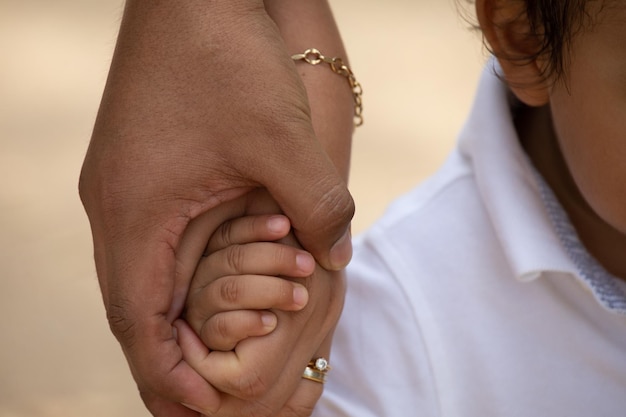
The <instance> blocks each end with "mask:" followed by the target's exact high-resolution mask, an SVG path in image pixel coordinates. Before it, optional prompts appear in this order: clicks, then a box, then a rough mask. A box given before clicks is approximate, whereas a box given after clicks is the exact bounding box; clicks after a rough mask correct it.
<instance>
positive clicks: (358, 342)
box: [313, 241, 439, 417]
mask: <svg viewBox="0 0 626 417" xmlns="http://www.w3.org/2000/svg"><path fill="white" fill-rule="evenodd" d="M377 249H378V247H377V245H374V244H372V242H370V243H368V242H367V241H365V242H363V241H360V242H357V243H355V256H354V257H353V261H352V263H351V264H350V266H349V267H348V292H347V296H346V303H345V307H344V311H343V314H342V317H341V319H340V321H339V325H338V327H337V330H336V332H335V337H334V339H333V349H332V353H331V364H332V367H333V369H332V370H331V371H330V372H329V375H328V382H327V384H326V386H325V389H324V395H323V396H322V399H321V400H320V402H319V403H318V406H317V408H316V411H315V412H314V414H313V416H314V417H340V416H342V417H347V416H352V417H374V416H376V417H395V416H409V415H411V416H437V415H439V411H438V406H437V404H438V400H437V397H436V392H435V384H434V383H433V381H432V379H433V378H432V374H431V369H430V363H429V360H428V350H427V348H426V345H425V343H424V341H423V340H422V336H421V333H420V329H419V325H418V320H417V317H416V314H415V309H414V308H413V307H414V306H412V304H411V300H410V297H409V295H408V294H407V293H406V291H405V290H404V288H403V285H402V281H401V280H399V279H398V278H400V277H398V274H402V275H404V277H402V278H403V279H407V278H408V279H418V277H415V278H413V277H412V276H411V274H415V272H414V271H413V272H411V271H408V270H407V271H403V267H402V265H398V263H397V262H395V261H394V260H393V258H396V259H399V257H396V256H394V255H391V256H384V255H383V254H381V253H379V251H378V250H377ZM390 265H392V266H391V267H390ZM406 269H408V268H406Z"/></svg>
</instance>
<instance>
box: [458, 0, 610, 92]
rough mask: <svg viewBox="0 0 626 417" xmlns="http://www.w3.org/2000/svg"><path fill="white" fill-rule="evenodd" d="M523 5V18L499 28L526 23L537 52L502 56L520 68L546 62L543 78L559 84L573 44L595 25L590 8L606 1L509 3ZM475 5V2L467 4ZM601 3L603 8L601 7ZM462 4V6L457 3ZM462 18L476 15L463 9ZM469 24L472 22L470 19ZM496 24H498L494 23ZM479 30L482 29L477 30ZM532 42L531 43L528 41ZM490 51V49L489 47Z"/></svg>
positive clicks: (520, 17)
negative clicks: (578, 35)
mask: <svg viewBox="0 0 626 417" xmlns="http://www.w3.org/2000/svg"><path fill="white" fill-rule="evenodd" d="M506 1H516V2H520V3H522V4H520V7H519V9H520V10H521V12H520V15H519V16H517V17H515V18H513V19H511V20H510V21H508V22H498V24H499V25H500V26H506V25H513V26H514V25H516V24H518V23H523V25H522V26H520V27H527V26H526V22H528V25H529V26H530V33H528V34H526V36H529V37H531V38H534V39H532V41H533V42H532V43H533V44H534V45H535V46H536V45H538V48H537V47H535V48H533V50H532V52H529V53H528V54H527V55H516V56H502V54H500V56H499V57H500V58H504V59H507V60H509V61H513V62H519V63H520V64H526V63H528V62H530V61H534V60H535V59H537V58H540V57H541V58H543V59H545V61H546V66H545V68H543V77H544V79H546V80H552V81H556V80H558V79H560V78H562V77H563V76H565V73H566V70H567V67H568V64H569V59H570V51H571V44H572V40H573V39H574V37H575V36H576V35H577V34H578V33H580V32H581V31H582V30H583V29H585V28H586V27H587V26H588V25H589V24H591V23H592V19H591V18H590V17H591V16H590V13H589V10H588V9H589V7H588V6H589V4H590V3H592V2H594V1H595V2H602V3H604V2H605V1H607V0H506ZM467 2H468V3H470V4H472V5H473V4H474V1H473V0H467ZM602 3H601V4H602ZM457 4H460V3H457ZM460 11H461V14H462V15H463V16H464V17H465V18H466V19H467V16H470V15H473V13H467V11H464V10H462V8H461V9H460ZM467 20H468V21H470V20H471V19H467ZM494 23H495V22H494ZM475 28H476V29H480V28H479V27H478V26H475ZM529 40H531V39H529ZM486 47H487V49H488V50H489V51H490V52H492V53H493V51H492V50H490V48H489V45H486Z"/></svg>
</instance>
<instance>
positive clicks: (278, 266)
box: [191, 242, 315, 292]
mask: <svg viewBox="0 0 626 417" xmlns="http://www.w3.org/2000/svg"><path fill="white" fill-rule="evenodd" d="M314 270H315V259H313V257H312V256H311V254H309V253H308V252H305V251H303V250H300V249H296V248H293V247H291V246H288V245H283V244H280V243H270V242H257V243H249V244H245V245H232V246H229V247H227V248H226V249H223V250H220V251H217V252H215V253H213V254H211V255H210V256H208V257H206V258H203V259H202V260H201V261H200V263H199V265H198V269H197V271H196V275H195V278H194V281H193V283H192V288H191V291H192V292H193V291H195V290H197V289H199V288H202V287H203V286H205V285H207V283H208V282H210V281H212V280H213V279H214V278H215V277H221V276H227V275H243V274H255V275H271V276H278V275H282V276H287V277H292V278H304V277H307V276H309V275H311V274H312V273H313V271H314Z"/></svg>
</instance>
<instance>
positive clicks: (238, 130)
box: [80, 0, 353, 416]
mask: <svg viewBox="0 0 626 417" xmlns="http://www.w3.org/2000/svg"><path fill="white" fill-rule="evenodd" d="M291 52H292V51H287V50H286V48H285V46H284V43H283V41H282V39H281V38H280V35H279V32H278V30H277V29H276V26H275V25H274V22H273V21H272V20H271V19H270V18H269V17H268V16H267V14H266V12H265V10H264V5H263V2H262V1H257V0H254V1H253V0H246V1H243V0H241V1H232V2H206V1H204V0H185V1H182V0H180V1H177V0H168V1H141V0H129V1H128V2H127V4H126V9H125V13H124V19H123V22H122V26H121V29H120V35H119V39H118V44H117V47H116V52H115V55H114V59H113V62H112V65H111V71H110V74H109V79H108V82H107V86H106V89H105V92H104V96H103V100H102V104H101V108H100V112H99V114H98V119H97V121H96V126H95V129H94V134H93V137H92V141H91V144H90V147H89V151H88V153H87V156H86V159H85V163H84V166H83V171H82V173H81V181H80V194H81V199H82V201H83V204H84V206H85V209H86V211H87V214H88V216H89V220H90V223H91V227H92V233H93V237H94V251H95V258H96V267H97V271H98V277H99V280H100V285H101V288H102V293H103V298H104V303H105V306H106V309H107V316H108V318H109V322H110V325H111V328H112V330H113V333H114V334H115V335H116V337H117V338H118V340H119V341H120V343H121V345H122V348H123V350H124V353H125V355H126V356H127V359H128V362H129V364H130V367H131V370H132V372H133V375H134V377H135V380H136V381H137V384H138V386H139V389H140V391H141V393H142V396H143V398H144V400H145V401H146V405H147V406H148V408H149V409H150V410H151V412H152V413H153V414H155V415H157V416H159V415H168V416H186V415H194V414H193V413H192V414H189V413H190V411H189V410H188V409H186V408H184V407H182V406H179V405H178V404H177V403H179V402H183V403H190V404H196V405H200V406H202V407H204V408H206V409H217V408H218V407H219V395H218V393H217V392H216V391H215V390H214V389H213V388H212V387H211V386H210V385H209V384H208V383H207V382H206V381H204V380H203V379H202V378H201V377H200V376H199V375H197V374H196V373H195V372H194V371H192V370H191V368H189V367H188V366H187V365H186V364H185V363H184V361H182V356H181V353H180V349H179V347H178V345H177V344H176V341H175V339H174V337H173V335H172V327H171V323H172V322H173V320H174V319H175V318H176V317H178V315H179V314H180V309H181V307H182V303H183V301H184V300H183V299H181V297H180V294H178V293H176V292H175V288H177V287H176V285H175V283H176V276H177V273H178V272H177V269H176V251H177V250H178V247H179V243H180V239H181V236H182V235H183V233H184V232H185V230H186V228H187V225H188V224H189V222H190V221H191V220H192V219H194V218H196V217H198V216H199V215H200V214H202V213H204V212H206V211H208V210H209V209H211V208H214V207H216V206H217V205H219V204H220V203H222V202H224V201H227V200H230V199H234V198H235V197H237V196H239V195H242V194H243V193H245V192H246V191H248V190H249V189H251V188H252V187H255V186H259V185H263V186H265V187H266V188H267V189H268V190H269V191H270V193H271V194H272V196H273V197H274V198H275V199H276V200H277V201H278V203H279V205H280V207H281V209H282V210H283V211H284V212H285V213H286V214H287V215H288V216H289V218H290V219H291V221H292V224H293V225H294V229H295V232H296V235H297V236H298V239H299V240H300V241H301V242H302V244H303V245H304V247H305V248H306V249H307V250H309V251H310V252H311V253H313V254H314V256H316V258H317V259H318V260H319V262H320V263H322V264H323V265H325V266H326V267H328V268H331V269H338V268H340V267H342V266H344V265H345V264H346V263H347V262H348V260H349V258H350V252H351V249H350V242H349V238H348V237H349V234H348V233H347V228H348V222H349V220H350V218H351V216H352V213H353V203H352V200H351V198H350V196H349V194H348V192H347V190H346V186H345V183H344V181H343V179H342V178H341V176H340V175H339V174H338V173H337V171H336V169H335V167H334V165H333V163H332V162H331V161H330V160H329V159H328V157H327V156H326V154H325V153H324V150H323V149H322V146H321V145H320V143H319V142H318V141H317V140H316V139H315V135H314V133H313V129H312V127H311V121H310V110H309V107H308V104H307V98H306V93H305V90H304V88H303V85H302V83H301V81H300V79H299V77H298V75H297V73H296V71H295V70H294V66H293V63H292V62H291V60H290V59H289V55H290V53H291ZM222 220H223V219H222ZM220 222H221V220H220Z"/></svg>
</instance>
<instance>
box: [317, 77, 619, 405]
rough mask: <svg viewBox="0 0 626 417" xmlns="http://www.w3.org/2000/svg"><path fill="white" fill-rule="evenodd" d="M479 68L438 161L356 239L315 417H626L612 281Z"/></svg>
mask: <svg viewBox="0 0 626 417" xmlns="http://www.w3.org/2000/svg"><path fill="white" fill-rule="evenodd" d="M492 67H493V65H489V66H488V68H487V69H486V70H485V72H484V74H483V77H482V79H481V83H480V87H479V92H478V95H477V98H476V102H475V105H474V109H473V111H472V114H471V116H470V119H469V121H468V123H467V124H466V126H465V128H464V130H463V132H462V134H461V135H460V140H459V145H458V148H457V149H456V150H455V151H454V152H453V153H452V155H451V156H450V157H449V159H448V161H447V162H446V164H445V165H444V166H443V167H442V168H441V169H440V170H439V171H438V172H437V174H435V175H434V176H433V177H432V178H431V179H429V180H428V181H426V182H425V183H424V184H422V185H421V186H420V187H418V188H417V189H415V190H414V191H413V192H411V193H410V194H408V195H407V196H405V197H403V198H401V199H399V200H398V201H397V202H396V203H395V204H393V205H392V207H391V208H390V209H389V210H388V212H387V213H386V215H385V216H384V217H383V218H382V219H381V220H380V221H378V222H377V223H376V224H375V225H374V226H373V227H372V228H371V229H370V230H369V231H368V232H367V233H366V234H364V235H363V236H361V237H360V238H358V239H357V241H356V242H355V255H354V258H353V261H352V264H351V265H350V266H349V269H348V285H349V286H348V295H347V299H346V305H345V309H344V313H343V316H342V318H341V320H340V324H339V327H338V329H337V332H336V335H335V339H334V347H333V351H332V355H331V364H332V365H333V369H332V370H331V371H330V373H329V375H328V380H329V382H328V383H327V384H326V388H325V393H324V396H323V397H322V399H321V400H320V402H319V405H318V407H317V409H316V412H315V413H314V416H317V417H334V416H352V417H371V416H377V417H397V416H429V417H430V416H445V417H450V416H458V417H472V416H476V417H487V416H520V417H521V416H523V417H528V416H532V417H536V416H550V417H572V416H581V417H582V416H584V417H591V416H593V417H599V416H612V417H614V416H625V415H626V296H625V294H624V290H623V288H624V286H623V285H622V283H621V281H619V280H617V279H616V278H614V277H612V276H610V275H609V274H608V273H607V272H606V271H605V270H604V269H603V268H602V267H601V266H600V265H599V264H598V263H597V262H596V261H595V260H593V258H592V257H591V256H590V255H589V254H588V253H587V252H586V251H585V250H584V248H583V247H582V245H581V244H580V242H579V240H578V238H577V236H576V234H575V232H574V229H573V228H572V226H571V225H570V224H569V221H568V220H567V216H566V215H565V213H564V212H563V210H562V209H561V207H560V206H559V204H558V202H557V201H556V200H555V198H554V196H553V195H552V193H551V191H550V190H549V189H548V187H547V186H546V185H545V184H544V183H543V181H542V180H541V178H539V176H538V175H537V174H536V171H535V170H534V169H533V167H532V166H531V164H530V163H529V160H528V158H527V156H526V155H525V153H524V151H523V150H522V148H521V147H520V145H519V142H518V140H517V137H516V133H515V130H514V127H513V123H512V119H511V112H510V109H509V104H508V101H507V89H506V87H505V86H504V85H503V84H502V83H501V81H500V80H499V79H498V78H497V77H495V76H494V75H493V68H492ZM625 256H626V254H625Z"/></svg>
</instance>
